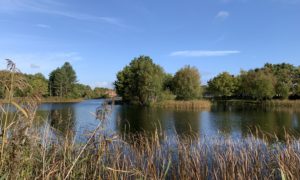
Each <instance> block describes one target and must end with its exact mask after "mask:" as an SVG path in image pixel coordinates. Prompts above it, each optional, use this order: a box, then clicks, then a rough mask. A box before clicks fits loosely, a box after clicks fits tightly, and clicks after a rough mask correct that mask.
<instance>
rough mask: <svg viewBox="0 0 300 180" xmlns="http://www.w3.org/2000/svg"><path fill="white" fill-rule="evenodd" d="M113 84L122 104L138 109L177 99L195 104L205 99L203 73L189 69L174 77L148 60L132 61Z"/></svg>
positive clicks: (184, 69)
mask: <svg viewBox="0 0 300 180" xmlns="http://www.w3.org/2000/svg"><path fill="white" fill-rule="evenodd" d="M114 84H115V87H116V91H117V93H118V94H119V95H120V96H121V97H122V98H123V101H125V102H129V103H133V104H139V105H151V104H155V103H156V102H160V101H163V100H173V99H175V98H176V99H178V100H193V99H199V98H200V97H201V95H202V91H201V84H200V73H199V72H198V70H197V69H196V68H195V67H190V66H186V67H184V68H182V69H180V70H179V71H178V72H177V73H176V74H175V76H174V77H173V76H172V75H171V74H167V73H165V72H164V70H163V68H162V67H160V66H158V65H156V64H154V63H153V61H152V59H151V58H150V57H148V56H140V57H138V58H135V59H133V60H132V61H131V63H130V64H129V65H128V66H126V67H125V68H124V69H123V70H122V71H120V72H119V73H118V74H117V80H116V82H115V83H114Z"/></svg>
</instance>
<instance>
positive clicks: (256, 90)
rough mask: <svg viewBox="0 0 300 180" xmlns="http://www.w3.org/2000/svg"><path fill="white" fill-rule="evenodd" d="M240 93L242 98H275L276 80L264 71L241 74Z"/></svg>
mask: <svg viewBox="0 0 300 180" xmlns="http://www.w3.org/2000/svg"><path fill="white" fill-rule="evenodd" d="M239 80H240V87H239V93H240V95H241V96H242V97H250V98H252V99H257V100H263V99H271V98H273V97H274V96H275V94H276V92H275V84H276V78H275V77H274V76H273V74H271V73H269V72H267V71H263V70H258V69H257V70H251V71H248V72H241V75H240V77H239Z"/></svg>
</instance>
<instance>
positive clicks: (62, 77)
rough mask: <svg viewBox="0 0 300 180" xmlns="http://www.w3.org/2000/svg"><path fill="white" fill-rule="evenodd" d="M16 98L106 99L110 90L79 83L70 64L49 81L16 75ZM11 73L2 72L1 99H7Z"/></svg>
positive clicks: (53, 74) (57, 71)
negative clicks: (38, 96) (36, 96)
mask: <svg viewBox="0 0 300 180" xmlns="http://www.w3.org/2000/svg"><path fill="white" fill-rule="evenodd" d="M14 78H15V80H17V81H15V82H14V89H15V90H14V92H15V94H14V96H15V97H26V96H29V95H34V94H38V95H42V96H43V97H45V98H47V97H60V98H106V97H108V94H107V92H108V91H109V89H107V88H100V87H96V88H94V89H92V88H91V87H90V86H88V85H84V84H81V83H78V81H77V76H76V72H75V70H74V69H73V67H72V65H71V64H70V63H69V62H65V63H64V64H63V65H62V66H61V67H59V68H57V69H55V70H54V71H52V72H51V73H50V75H49V79H47V78H46V77H45V76H44V75H43V74H41V73H37V74H23V73H20V72H16V73H15V74H14ZM10 81H11V72H10V71H8V70H2V71H0V98H4V97H5V88H6V86H10V85H11V84H10V83H11V82H10Z"/></svg>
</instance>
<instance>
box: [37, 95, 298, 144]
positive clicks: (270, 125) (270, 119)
mask: <svg viewBox="0 0 300 180" xmlns="http://www.w3.org/2000/svg"><path fill="white" fill-rule="evenodd" d="M103 102H104V100H87V101H84V102H80V103H64V104H54V103H53V104H52V103H47V104H42V105H41V106H40V108H39V111H38V117H39V118H38V119H39V120H37V122H39V123H37V124H38V125H39V126H43V125H45V124H48V125H50V126H51V127H53V128H54V129H56V131H57V132H59V133H61V134H62V135H65V134H66V133H67V132H68V130H72V131H73V132H75V134H76V137H81V136H82V135H84V134H86V133H87V132H89V131H92V130H93V129H95V128H96V127H97V126H98V125H99V123H100V120H98V119H97V118H96V115H95V114H96V109H97V108H98V107H99V106H100V105H101V104H102V103H103ZM104 128H105V131H106V132H107V133H110V134H119V135H120V134H124V133H125V134H126V133H137V132H149V133H154V132H155V130H156V129H158V130H159V131H163V132H165V133H166V135H168V136H172V135H175V134H178V135H179V136H185V135H191V134H193V135H195V134H196V135H198V136H214V135H222V136H223V135H226V136H231V137H233V138H243V137H246V136H247V135H248V134H249V132H250V131H252V132H255V130H256V129H257V128H259V129H260V130H261V131H264V132H267V133H270V134H275V135H276V136H278V138H279V139H282V138H283V137H284V133H285V131H289V132H292V133H293V134H295V135H296V136H299V134H300V112H299V111H298V112H295V111H271V110H270V111H266V110H264V111H263V110H253V109H252V110H235V109H234V108H224V107H219V106H216V107H213V108H212V109H211V110H199V111H176V110H163V109H156V108H140V107H133V106H121V105H115V106H113V107H112V111H111V114H110V116H109V118H108V119H107V120H106V121H105V125H104Z"/></svg>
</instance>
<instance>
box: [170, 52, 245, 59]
mask: <svg viewBox="0 0 300 180" xmlns="http://www.w3.org/2000/svg"><path fill="white" fill-rule="evenodd" d="M238 53H240V51H236V50H231V51H207V50H187V51H175V52H172V53H171V54H170V56H181V57H211V56H227V55H231V54H238Z"/></svg>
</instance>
